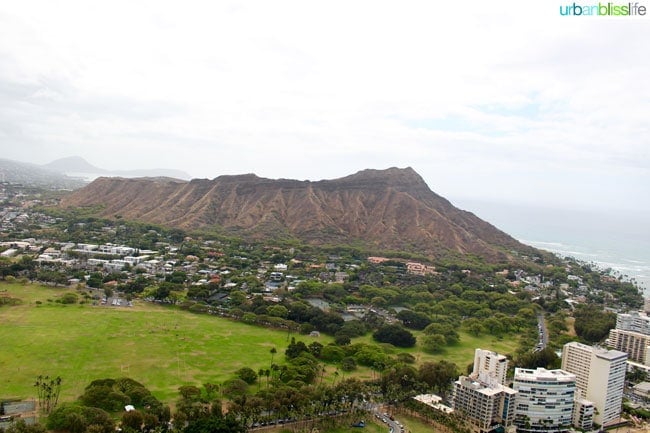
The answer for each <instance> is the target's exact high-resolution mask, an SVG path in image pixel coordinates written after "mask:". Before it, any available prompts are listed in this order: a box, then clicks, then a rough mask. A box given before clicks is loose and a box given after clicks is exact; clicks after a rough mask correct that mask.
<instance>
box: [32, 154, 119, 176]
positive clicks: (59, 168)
mask: <svg viewBox="0 0 650 433" xmlns="http://www.w3.org/2000/svg"><path fill="white" fill-rule="evenodd" d="M43 167H44V168H47V169H48V170H52V171H56V172H59V173H70V172H71V173H97V174H101V173H107V172H108V170H104V169H103V168H99V167H95V166H94V165H92V164H90V163H89V162H88V161H86V160H85V159H83V158H82V157H80V156H69V157H67V158H61V159H57V160H55V161H52V162H50V163H49V164H45V165H43Z"/></svg>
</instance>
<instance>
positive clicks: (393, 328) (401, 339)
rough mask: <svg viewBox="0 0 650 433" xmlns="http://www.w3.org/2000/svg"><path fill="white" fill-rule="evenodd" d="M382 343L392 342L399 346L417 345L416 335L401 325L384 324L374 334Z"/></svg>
mask: <svg viewBox="0 0 650 433" xmlns="http://www.w3.org/2000/svg"><path fill="white" fill-rule="evenodd" d="M372 337H373V338H374V339H375V340H376V341H379V342H380V343H390V344H392V345H393V346H397V347H413V346H415V337H414V336H413V334H411V333H410V332H409V331H407V330H406V329H404V328H402V327H401V326H399V325H384V326H382V327H381V328H379V329H378V330H377V331H375V333H374V334H372Z"/></svg>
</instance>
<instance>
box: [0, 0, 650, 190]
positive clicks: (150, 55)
mask: <svg viewBox="0 0 650 433" xmlns="http://www.w3.org/2000/svg"><path fill="white" fill-rule="evenodd" d="M560 3H561V2H555V1H554V0H540V1H537V2H520V1H510V0H504V1H496V2H484V1H474V0H468V1H466V2H463V3H462V4H459V3H454V2H444V3H443V4H439V2H431V1H405V2H399V3H398V2H395V1H390V2H389V1H355V2H349V1H347V2H343V1H328V2H321V1H316V2H305V1H297V0H296V1H282V0H279V1H273V2H268V1H249V2H244V3H239V2H232V3H229V2H221V1H218V2H207V1H205V2H203V1H191V2H185V3H184V4H181V3H178V2H171V1H148V2H145V1H139V2H126V1H115V2H99V3H98V2H85V1H62V2H47V1H23V2H12V3H10V4H9V3H8V4H3V5H2V6H0V98H1V100H2V101H3V103H2V105H0V119H2V120H0V140H1V142H2V148H3V149H2V153H3V157H7V158H14V159H19V160H32V161H34V162H40V163H45V162H48V161H49V160H52V159H55V158H58V157H63V156H67V155H73V154H74V155H81V156H84V157H86V158H87V159H89V160H90V161H91V162H93V163H95V164H97V165H105V166H106V167H107V168H119V167H124V168H134V167H143V168H146V167H162V166H168V167H171V168H179V169H183V170H185V171H188V172H190V173H192V174H193V175H195V176H200V177H215V176H217V175H220V174H224V173H230V174H231V173H244V172H255V173H257V174H259V175H262V176H268V177H296V178H310V179H320V178H331V177H336V176H341V175H345V174H349V173H350V172H352V171H354V170H358V169H362V168H367V167H373V168H383V167H388V166H413V167H415V168H416V169H417V170H419V171H420V172H421V174H422V175H423V177H424V178H425V179H426V180H427V181H428V182H429V184H430V186H431V187H432V188H433V189H434V190H436V191H437V192H439V193H441V194H443V195H447V194H449V195H465V196H471V195H472V194H474V195H477V196H488V197H490V196H491V197H501V198H506V199H507V198H510V199H521V197H522V196H525V195H526V194H527V192H528V195H530V191H531V190H534V191H535V194H536V196H535V200H538V199H539V200H542V201H548V202H551V201H553V202H557V203H567V202H571V201H575V200H577V198H576V191H580V192H581V195H580V197H584V201H585V202H593V200H594V197H597V196H598V194H599V191H600V190H602V188H603V185H604V184H609V185H615V187H614V188H615V189H617V190H618V191H619V197H620V199H621V201H628V202H629V197H628V196H627V193H626V191H629V192H630V193H629V194H639V193H641V194H643V193H645V195H646V196H647V195H648V194H647V193H648V186H647V185H650V173H649V170H648V169H649V168H650V155H649V154H648V148H649V147H650V146H649V145H650V143H648V141H649V137H650V135H649V134H648V132H649V131H648V125H647V113H648V112H650V106H649V105H650V86H648V85H647V83H646V81H647V77H648V76H650V48H648V45H647V41H648V40H650V27H648V23H647V20H650V17H647V18H642V17H640V18H617V19H613V18H603V17H592V18H586V17H582V18H580V17H561V16H559V6H560ZM596 174H598V176H596ZM630 174H632V175H630ZM596 178H598V179H600V182H596V183H595V184H594V179H596ZM527 199H528V200H531V197H527ZM578 199H579V198H578Z"/></svg>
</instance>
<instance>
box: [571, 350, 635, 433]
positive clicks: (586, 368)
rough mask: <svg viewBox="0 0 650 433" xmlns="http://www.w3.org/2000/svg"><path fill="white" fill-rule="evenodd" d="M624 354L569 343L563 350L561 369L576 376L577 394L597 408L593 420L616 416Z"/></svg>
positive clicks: (605, 421)
mask: <svg viewBox="0 0 650 433" xmlns="http://www.w3.org/2000/svg"><path fill="white" fill-rule="evenodd" d="M626 361H627V353H624V352H620V351H618V350H606V349H602V348H599V347H592V346H587V345H585V344H581V343H577V342H572V343H567V344H565V345H564V349H563V350H562V370H564V371H567V372H569V373H573V374H575V376H576V388H577V393H578V394H579V395H580V396H581V397H582V398H586V399H587V400H591V401H592V402H593V403H594V406H595V408H596V414H595V416H594V421H595V422H596V423H598V424H600V425H607V424H609V423H611V422H612V421H615V420H617V419H618V417H619V416H620V414H621V404H622V402H623V387H624V385H625V371H626V367H627V365H626Z"/></svg>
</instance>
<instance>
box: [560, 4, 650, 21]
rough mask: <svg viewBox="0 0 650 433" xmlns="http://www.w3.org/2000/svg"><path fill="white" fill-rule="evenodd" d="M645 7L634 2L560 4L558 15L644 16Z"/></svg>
mask: <svg viewBox="0 0 650 433" xmlns="http://www.w3.org/2000/svg"><path fill="white" fill-rule="evenodd" d="M647 11H648V10H647V8H646V7H645V6H644V5H642V4H639V3H638V2H635V3H612V2H608V3H600V2H599V3H597V4H577V3H576V2H573V3H572V4H567V5H560V15H563V16H579V17H632V16H645V15H646V13H647Z"/></svg>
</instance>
